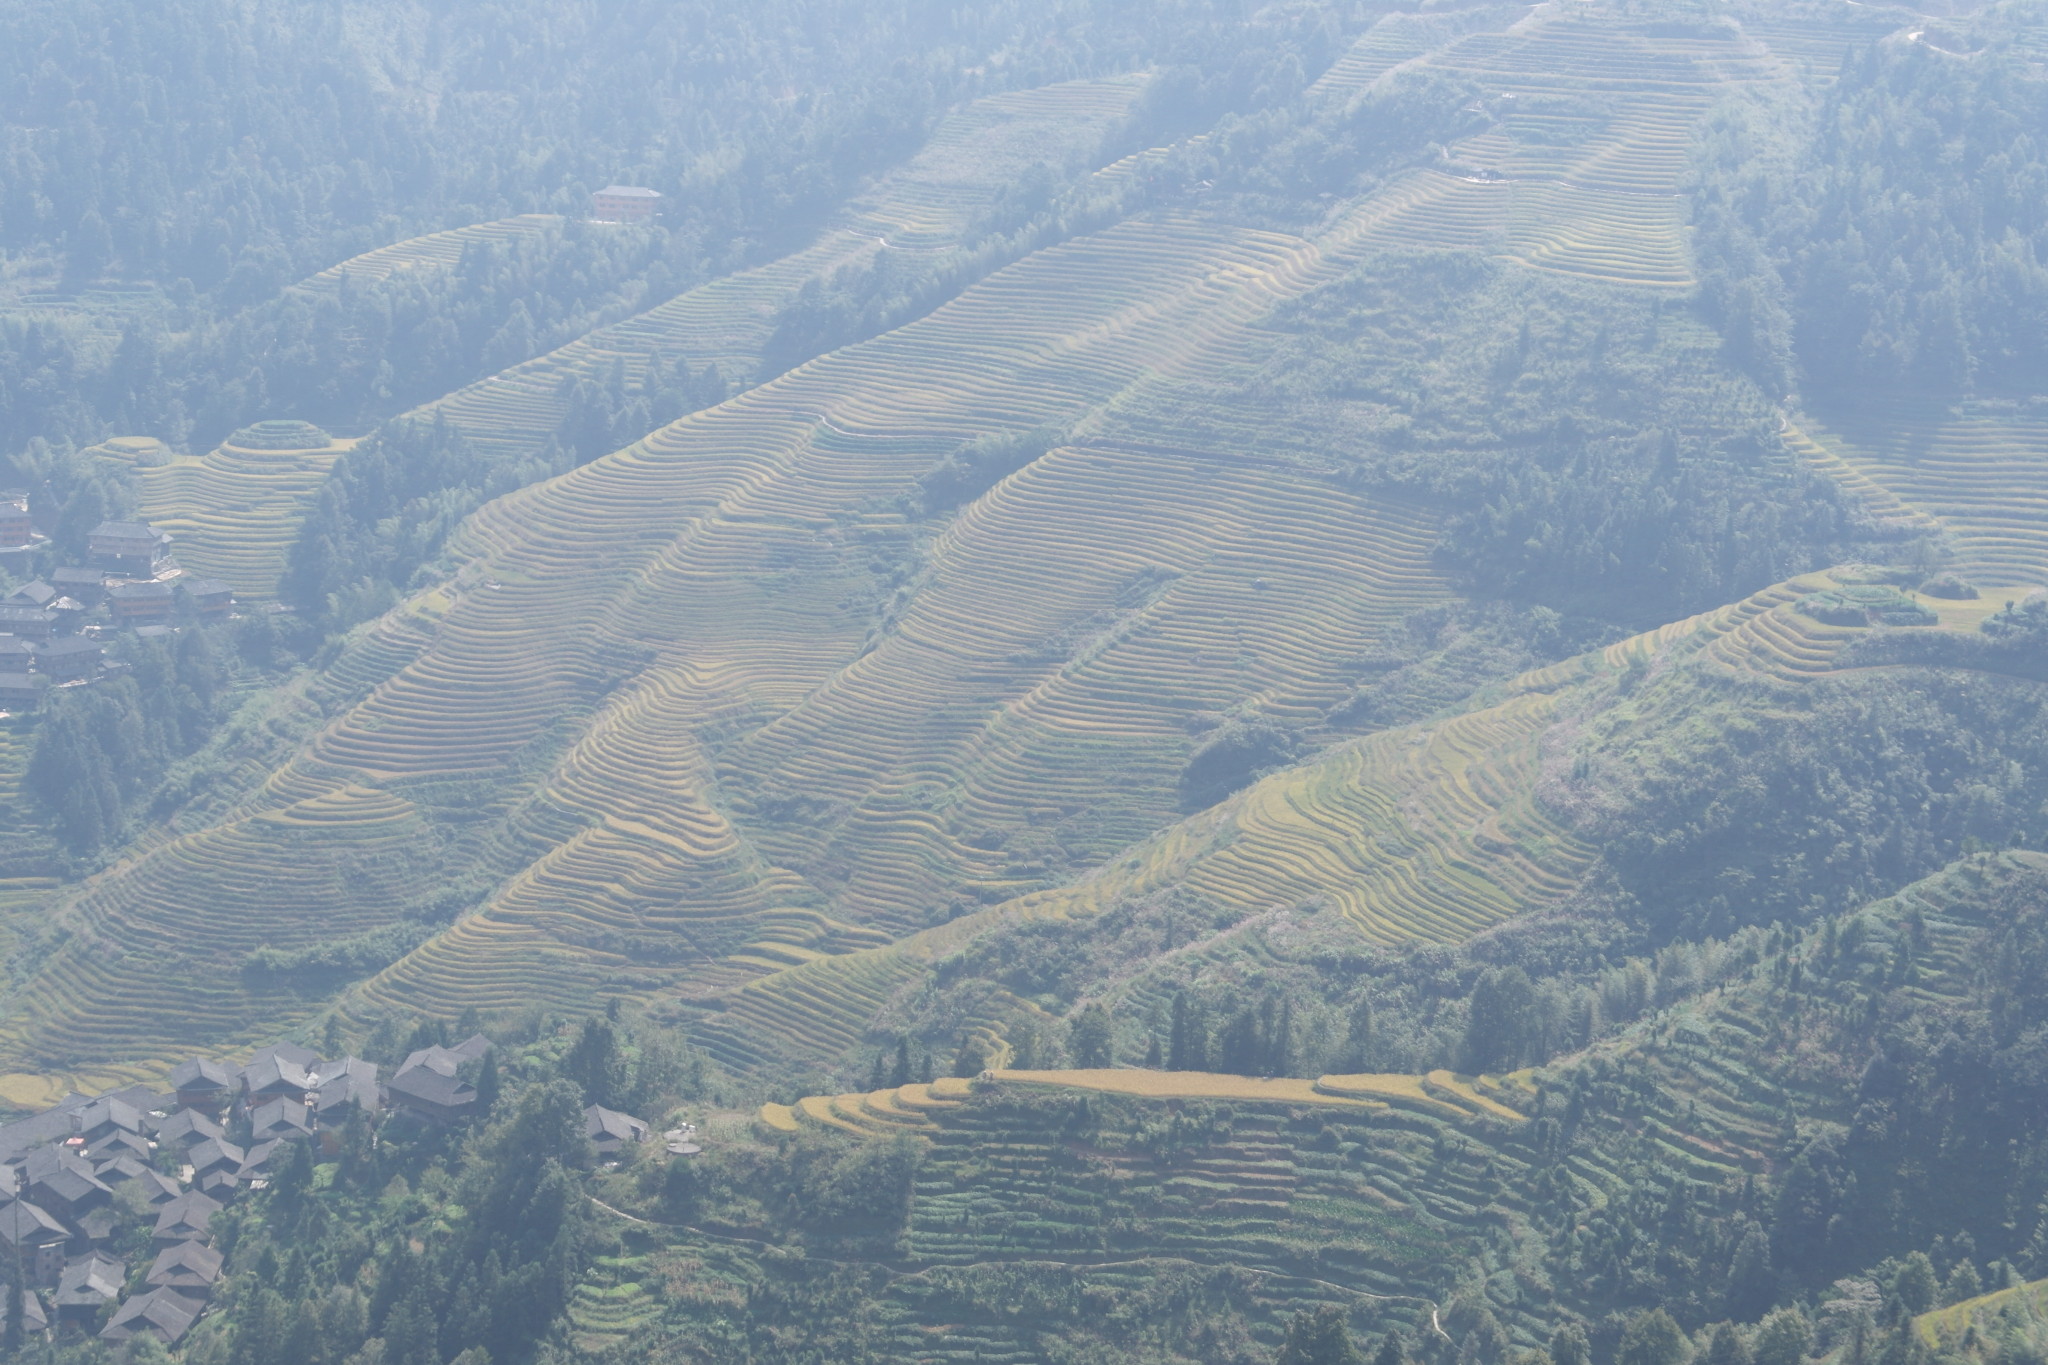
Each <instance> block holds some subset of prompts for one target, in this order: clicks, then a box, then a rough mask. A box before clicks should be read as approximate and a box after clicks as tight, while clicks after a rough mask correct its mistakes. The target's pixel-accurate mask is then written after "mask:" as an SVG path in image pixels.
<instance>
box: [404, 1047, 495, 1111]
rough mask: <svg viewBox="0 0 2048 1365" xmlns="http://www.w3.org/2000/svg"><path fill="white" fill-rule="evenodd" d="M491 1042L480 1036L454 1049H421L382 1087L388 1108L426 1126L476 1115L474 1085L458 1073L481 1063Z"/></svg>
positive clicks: (407, 1059) (489, 1048)
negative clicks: (425, 1122) (387, 1096)
mask: <svg viewBox="0 0 2048 1365" xmlns="http://www.w3.org/2000/svg"><path fill="white" fill-rule="evenodd" d="M490 1050H491V1043H490V1040H489V1039H488V1038H485V1037H484V1036H483V1035H482V1034H481V1033H479V1034H475V1035H474V1036H472V1037H470V1038H467V1039H464V1040H463V1041H462V1042H460V1043H458V1044H456V1045H455V1046H454V1047H438V1046H436V1047H423V1048H421V1049H420V1050H419V1051H417V1052H415V1053H413V1054H412V1055H411V1056H409V1057H407V1058H406V1059H405V1061H403V1062H402V1063H400V1064H399V1067H398V1073H397V1074H396V1075H394V1076H393V1077H392V1078H391V1083H390V1084H389V1085H387V1086H386V1087H385V1090H386V1091H387V1092H388V1094H389V1096H390V1099H391V1106H392V1108H394V1109H398V1110H401V1111H403V1112H405V1113H407V1114H410V1115H412V1116H413V1117H415V1118H419V1119H424V1120H426V1121H427V1122H429V1123H454V1122H456V1121H458V1120H460V1119H464V1118H467V1117H468V1116H469V1115H470V1114H472V1113H474V1112H476V1086H475V1085H474V1084H472V1083H471V1082H470V1081H468V1080H465V1079H463V1077H462V1075H461V1074H460V1073H461V1072H463V1071H464V1070H465V1068H466V1067H467V1066H468V1064H469V1063H471V1062H479V1061H482V1060H483V1055H484V1054H485V1053H486V1052H489V1051H490Z"/></svg>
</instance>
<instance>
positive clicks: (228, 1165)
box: [185, 1138, 249, 1178]
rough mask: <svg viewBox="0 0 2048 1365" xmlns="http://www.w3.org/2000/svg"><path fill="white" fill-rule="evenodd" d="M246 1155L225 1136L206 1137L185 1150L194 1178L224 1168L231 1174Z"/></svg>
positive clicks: (239, 1166) (240, 1167) (240, 1165)
mask: <svg viewBox="0 0 2048 1365" xmlns="http://www.w3.org/2000/svg"><path fill="white" fill-rule="evenodd" d="M248 1155H249V1154H248V1152H247V1151H245V1150H244V1149H242V1148H241V1147H238V1146H236V1145H235V1144H234V1143H232V1142H229V1141H228V1140H227V1139H226V1138H208V1139H206V1141H204V1142H201V1143H197V1144H195V1145H194V1146H193V1148H192V1149H191V1150H190V1151H188V1152H186V1153H185V1160H186V1162H187V1163H188V1164H190V1165H191V1167H192V1174H193V1176H194V1178H197V1177H199V1176H203V1175H207V1174H210V1173H211V1172H214V1171H223V1170H224V1171H227V1172H228V1173H229V1174H233V1173H234V1172H236V1171H239V1170H241V1169H242V1162H243V1161H244V1160H246V1159H247V1157H248Z"/></svg>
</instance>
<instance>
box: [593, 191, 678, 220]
mask: <svg viewBox="0 0 2048 1365" xmlns="http://www.w3.org/2000/svg"><path fill="white" fill-rule="evenodd" d="M660 207H661V192H660V191H658V190H650V189H643V188H642V187H641V186H638V185H606V186H605V187H604V188H603V189H601V190H599V191H598V192H597V193H596V194H593V195H591V196H590V216H591V217H592V218H595V219H597V220H598V221H599V222H601V223H644V222H646V221H647V220H648V219H650V218H652V217H653V216H654V214H655V211H656V210H658V209H659V208H660Z"/></svg>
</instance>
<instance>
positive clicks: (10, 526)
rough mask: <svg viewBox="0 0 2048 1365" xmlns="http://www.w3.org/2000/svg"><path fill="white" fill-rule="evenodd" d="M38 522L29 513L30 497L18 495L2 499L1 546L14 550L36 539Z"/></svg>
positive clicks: (0, 513)
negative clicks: (15, 547)
mask: <svg viewBox="0 0 2048 1365" xmlns="http://www.w3.org/2000/svg"><path fill="white" fill-rule="evenodd" d="M35 533H36V521H35V517H34V516H32V515H31V514H30V513H29V510H28V497H27V495H26V494H22V493H16V494H13V495H12V496H8V497H0V546H6V547H8V548H10V549H11V548H13V547H14V546H17V545H26V544H28V543H29V541H31V540H33V539H34V538H35Z"/></svg>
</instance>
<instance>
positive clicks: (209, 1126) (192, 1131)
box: [156, 1109, 227, 1147]
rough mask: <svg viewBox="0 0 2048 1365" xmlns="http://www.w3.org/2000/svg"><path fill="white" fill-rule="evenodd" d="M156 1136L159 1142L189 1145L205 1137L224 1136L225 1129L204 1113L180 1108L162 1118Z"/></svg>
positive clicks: (201, 1140) (203, 1139) (225, 1133)
mask: <svg viewBox="0 0 2048 1365" xmlns="http://www.w3.org/2000/svg"><path fill="white" fill-rule="evenodd" d="M156 1136H157V1140H158V1141H159V1142H165V1143H169V1144H171V1145H173V1146H184V1147H190V1146H191V1145H193V1144H194V1143H197V1142H204V1141H205V1140H206V1139H207V1138H217V1137H226V1136H227V1130H226V1129H224V1128H222V1127H221V1126H220V1125H219V1124H217V1123H215V1122H214V1121H213V1120H212V1119H210V1118H208V1117H206V1115H204V1114H201V1113H197V1112H195V1111H193V1110H190V1109H180V1110H179V1111H178V1112H177V1113H175V1114H173V1115H171V1116H170V1117H169V1118H167V1119H165V1120H164V1122H163V1126H162V1127H160V1128H158V1129H157V1130H156Z"/></svg>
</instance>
